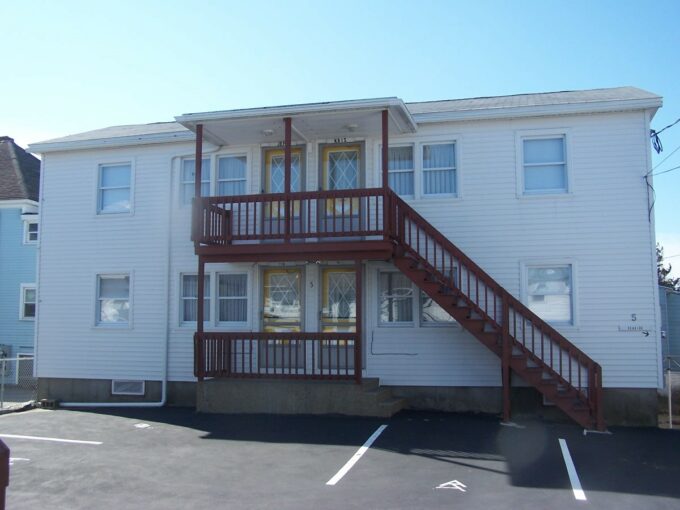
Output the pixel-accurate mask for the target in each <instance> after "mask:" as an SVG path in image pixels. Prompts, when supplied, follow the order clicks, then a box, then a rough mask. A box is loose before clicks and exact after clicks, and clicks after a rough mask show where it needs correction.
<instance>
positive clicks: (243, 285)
mask: <svg viewBox="0 0 680 510" xmlns="http://www.w3.org/2000/svg"><path fill="white" fill-rule="evenodd" d="M217 278H218V283H219V285H218V288H217V300H218V304H219V309H218V320H219V321H220V322H246V321H247V320H248V275H245V274H218V275H217Z"/></svg>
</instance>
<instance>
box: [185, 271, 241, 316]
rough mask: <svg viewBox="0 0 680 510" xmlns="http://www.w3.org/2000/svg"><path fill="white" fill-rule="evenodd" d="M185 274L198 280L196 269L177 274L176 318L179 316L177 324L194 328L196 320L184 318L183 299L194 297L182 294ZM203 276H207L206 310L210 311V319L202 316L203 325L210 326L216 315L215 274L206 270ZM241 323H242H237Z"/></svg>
mask: <svg viewBox="0 0 680 510" xmlns="http://www.w3.org/2000/svg"><path fill="white" fill-rule="evenodd" d="M185 276H196V277H197V280H198V272H197V271H183V272H181V273H180V274H179V289H178V292H177V297H178V305H179V306H178V310H177V313H178V318H179V326H180V327H192V328H194V329H195V328H196V325H197V324H198V321H185V320H184V300H185V299H194V298H186V297H184V295H183V288H184V277H185ZM204 276H207V277H208V299H209V300H210V303H209V306H208V310H209V311H210V319H208V320H205V317H203V327H206V326H209V327H210V326H212V325H214V324H215V323H216V320H217V319H216V317H215V274H214V273H213V272H210V271H206V272H205V274H204ZM195 299H196V303H197V304H196V310H197V311H198V295H197V296H196V298H195ZM238 324H242V323H238Z"/></svg>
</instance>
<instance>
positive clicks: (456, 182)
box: [418, 138, 460, 199]
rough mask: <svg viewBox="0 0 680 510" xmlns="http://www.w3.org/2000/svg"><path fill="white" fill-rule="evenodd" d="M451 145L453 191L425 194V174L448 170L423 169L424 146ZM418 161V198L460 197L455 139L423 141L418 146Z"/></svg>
mask: <svg viewBox="0 0 680 510" xmlns="http://www.w3.org/2000/svg"><path fill="white" fill-rule="evenodd" d="M451 144H453V174H454V175H453V176H454V178H453V186H454V189H455V191H454V192H453V193H425V172H431V171H434V170H449V168H448V167H442V168H428V169H425V164H424V161H423V160H424V159H425V146H426V145H451ZM418 147H419V152H418V156H419V157H418V160H419V161H420V179H419V180H420V197H421V198H426V199H430V198H459V197H460V186H459V184H460V179H459V172H458V167H459V163H458V161H459V159H460V156H459V154H458V148H459V146H458V141H457V140H456V139H450V138H447V139H443V140H423V141H421V142H420V143H419V144H418Z"/></svg>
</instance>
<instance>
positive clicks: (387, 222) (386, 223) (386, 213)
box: [382, 110, 390, 239]
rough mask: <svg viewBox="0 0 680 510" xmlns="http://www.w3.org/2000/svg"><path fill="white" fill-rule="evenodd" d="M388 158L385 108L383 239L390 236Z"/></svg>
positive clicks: (387, 128)
mask: <svg viewBox="0 0 680 510" xmlns="http://www.w3.org/2000/svg"><path fill="white" fill-rule="evenodd" d="M388 158H389V123H388V112H387V110H383V111H382V188H383V190H384V191H385V193H383V230H384V231H385V239H389V238H390V207H389V199H388V198H387V190H388V188H389V187H390V182H389V175H388Z"/></svg>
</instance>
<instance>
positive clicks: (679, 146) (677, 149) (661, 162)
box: [649, 145, 680, 174]
mask: <svg viewBox="0 0 680 510" xmlns="http://www.w3.org/2000/svg"><path fill="white" fill-rule="evenodd" d="M679 150H680V145H678V146H677V147H676V148H675V149H673V152H671V153H670V154H669V155H668V156H666V157H665V158H663V159H662V160H661V161H659V162H658V163H657V164H656V165H654V166H653V167H652V169H651V170H650V171H649V173H650V174H651V173H652V172H653V171H654V170H656V169H657V168H659V167H660V166H661V165H663V164H664V162H665V161H666V160H667V159H668V158H670V157H671V156H672V155H673V154H675V153H676V152H678V151H679Z"/></svg>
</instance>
